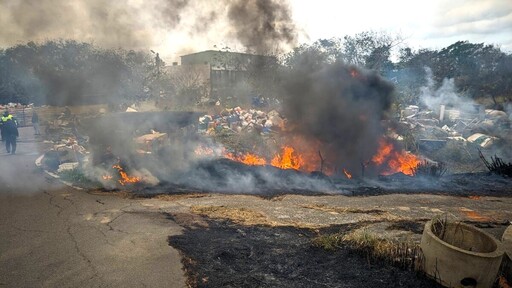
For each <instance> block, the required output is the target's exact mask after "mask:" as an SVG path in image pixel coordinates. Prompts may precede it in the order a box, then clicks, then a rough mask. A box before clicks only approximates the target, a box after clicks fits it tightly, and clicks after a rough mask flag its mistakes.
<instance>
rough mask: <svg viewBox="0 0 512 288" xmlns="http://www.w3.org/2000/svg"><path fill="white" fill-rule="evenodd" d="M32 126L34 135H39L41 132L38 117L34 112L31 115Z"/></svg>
mask: <svg viewBox="0 0 512 288" xmlns="http://www.w3.org/2000/svg"><path fill="white" fill-rule="evenodd" d="M32 125H33V126H34V135H41V131H40V130H39V115H37V113H36V110H34V112H33V113H32Z"/></svg>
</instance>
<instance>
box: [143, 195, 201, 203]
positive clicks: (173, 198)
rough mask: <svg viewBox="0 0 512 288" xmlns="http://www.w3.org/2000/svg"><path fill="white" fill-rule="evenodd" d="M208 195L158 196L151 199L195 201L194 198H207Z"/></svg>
mask: <svg viewBox="0 0 512 288" xmlns="http://www.w3.org/2000/svg"><path fill="white" fill-rule="evenodd" d="M209 196H210V195H208V194H193V193H192V194H174V195H172V194H159V195H156V196H155V197H153V199H157V200H162V201H170V202H172V201H179V200H183V199H195V198H203V197H209Z"/></svg>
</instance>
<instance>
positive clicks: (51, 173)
mask: <svg viewBox="0 0 512 288" xmlns="http://www.w3.org/2000/svg"><path fill="white" fill-rule="evenodd" d="M43 158H44V154H42V155H41V156H39V157H38V158H37V159H36V161H35V164H36V166H37V167H38V168H41V169H43V171H44V173H46V174H48V175H49V176H51V177H53V178H55V179H57V180H59V181H60V182H61V183H62V184H64V185H66V186H69V187H71V188H73V189H76V190H84V188H82V187H78V186H75V185H73V184H72V183H71V182H68V181H64V180H62V179H61V178H60V176H59V175H57V174H55V173H53V172H50V171H48V170H46V169H44V168H43V164H42V161H43Z"/></svg>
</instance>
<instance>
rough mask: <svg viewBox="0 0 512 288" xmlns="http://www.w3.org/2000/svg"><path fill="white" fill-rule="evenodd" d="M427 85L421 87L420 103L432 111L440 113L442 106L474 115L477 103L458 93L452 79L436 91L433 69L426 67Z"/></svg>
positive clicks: (446, 79) (446, 80)
mask: <svg viewBox="0 0 512 288" xmlns="http://www.w3.org/2000/svg"><path fill="white" fill-rule="evenodd" d="M424 69H425V72H426V81H427V85H426V86H423V87H421V89H420V91H421V95H420V101H421V102H422V103H423V104H424V105H426V106H427V107H428V108H429V109H430V110H432V111H439V107H440V106H441V105H446V107H447V108H454V109H457V110H460V111H461V112H463V113H474V112H476V111H475V106H476V105H477V103H476V102H475V101H473V100H472V99H470V98H468V97H463V96H462V95H460V94H459V93H457V88H456V87H455V82H454V80H453V79H451V78H445V79H444V80H443V83H442V84H441V86H440V87H439V88H437V89H436V85H435V81H434V77H433V74H432V69H430V67H425V68H424Z"/></svg>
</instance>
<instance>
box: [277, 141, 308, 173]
mask: <svg viewBox="0 0 512 288" xmlns="http://www.w3.org/2000/svg"><path fill="white" fill-rule="evenodd" d="M270 163H271V164H272V166H274V167H277V168H281V169H296V170H299V169H300V168H301V167H302V166H303V165H304V160H303V159H302V156H301V155H298V154H297V153H295V150H294V149H293V148H292V147H290V146H284V147H283V153H282V155H279V154H277V155H276V156H274V158H273V159H272V161H271V162H270Z"/></svg>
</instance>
